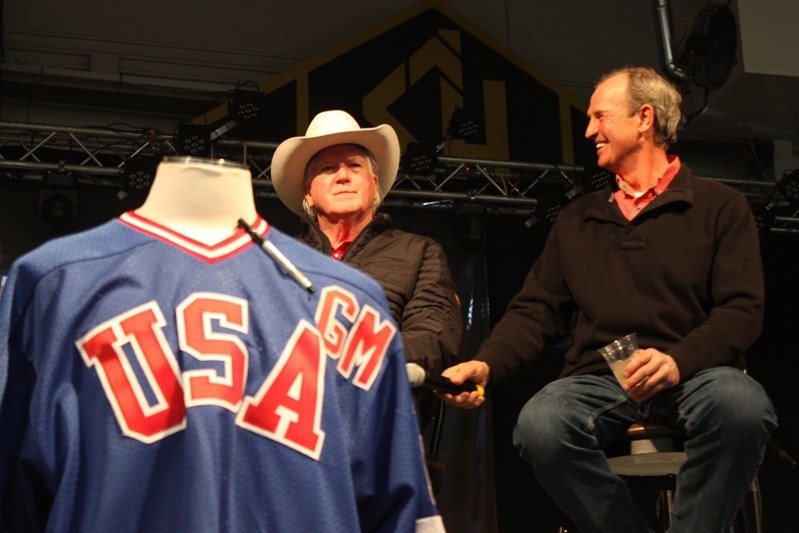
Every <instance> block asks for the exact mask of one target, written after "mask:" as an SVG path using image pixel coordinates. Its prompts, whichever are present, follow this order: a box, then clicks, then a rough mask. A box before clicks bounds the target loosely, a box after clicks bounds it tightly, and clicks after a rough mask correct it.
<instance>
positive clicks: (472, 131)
mask: <svg viewBox="0 0 799 533" xmlns="http://www.w3.org/2000/svg"><path fill="white" fill-rule="evenodd" d="M482 133H483V122H482V120H481V119H480V116H479V115H478V114H477V113H475V112H473V111H469V110H466V109H463V108H462V107H456V108H455V110H454V111H453V112H452V117H451V118H450V119H449V124H448V125H447V135H448V136H449V137H451V138H453V139H461V140H464V141H468V140H472V139H474V138H476V137H478V136H479V135H482Z"/></svg>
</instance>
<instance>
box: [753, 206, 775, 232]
mask: <svg viewBox="0 0 799 533" xmlns="http://www.w3.org/2000/svg"><path fill="white" fill-rule="evenodd" d="M750 207H751V208H752V215H754V217H755V224H756V225H757V229H758V231H760V232H761V233H766V232H768V231H769V230H770V229H771V228H772V227H773V226H774V222H775V221H776V219H777V214H776V213H775V212H774V204H773V203H770V202H769V203H768V204H765V203H763V202H752V203H751V205H750Z"/></svg>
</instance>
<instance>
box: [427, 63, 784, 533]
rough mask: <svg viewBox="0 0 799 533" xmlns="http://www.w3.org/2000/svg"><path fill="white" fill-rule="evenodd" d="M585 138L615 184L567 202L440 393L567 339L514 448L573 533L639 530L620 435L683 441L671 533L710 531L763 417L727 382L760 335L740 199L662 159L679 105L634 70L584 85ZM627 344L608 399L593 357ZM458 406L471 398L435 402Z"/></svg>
mask: <svg viewBox="0 0 799 533" xmlns="http://www.w3.org/2000/svg"><path fill="white" fill-rule="evenodd" d="M588 118H589V123H588V127H587V129H586V132H585V136H586V137H587V138H588V139H590V140H591V141H593V142H594V144H595V146H596V153H597V159H598V164H599V166H600V167H602V168H605V169H606V170H608V171H610V172H612V173H614V174H616V181H615V184H613V185H612V186H609V187H607V188H605V189H604V190H601V191H598V192H596V193H593V194H588V195H585V196H583V197H580V198H578V199H577V200H576V201H574V202H572V203H571V204H570V205H568V206H567V207H566V208H564V209H563V210H562V211H561V213H560V216H559V218H558V220H557V222H556V223H555V225H554V226H553V228H552V231H551V233H550V235H549V237H548V241H547V243H546V246H545V249H544V251H543V252H542V254H541V256H540V257H539V258H538V260H537V261H536V263H535V264H534V265H533V267H532V269H531V270H530V273H529V274H528V276H527V278H526V280H525V282H524V285H523V287H522V289H521V291H520V292H519V293H518V294H517V295H516V296H515V298H514V299H513V300H512V302H511V303H510V305H509V307H508V309H507V311H506V313H505V314H504V316H503V317H502V319H501V320H500V321H499V322H498V323H497V325H496V327H495V328H494V329H493V331H492V333H491V335H490V336H489V338H488V339H486V341H485V342H484V343H483V344H482V345H481V347H480V348H479V349H478V351H477V354H476V356H475V357H474V359H473V360H472V361H468V362H466V363H462V364H460V365H456V366H454V367H451V368H449V369H447V370H445V372H444V374H445V375H447V376H449V377H450V378H451V379H452V381H453V382H455V383H461V382H463V381H465V380H470V381H473V382H476V383H479V384H481V385H484V386H486V385H488V384H489V382H491V383H492V384H496V383H497V382H500V381H501V380H502V379H503V378H505V377H506V376H507V375H508V374H509V373H512V372H514V371H515V370H517V369H518V368H519V367H521V366H522V365H524V364H525V363H527V362H529V361H530V360H532V359H534V358H535V357H536V356H537V355H538V354H539V353H540V352H541V351H542V350H543V349H544V347H545V346H546V345H547V343H549V342H551V341H553V340H556V339H562V338H564V337H565V336H566V334H567V329H568V330H569V333H570V337H571V344H570V345H569V346H568V349H567V350H566V353H565V361H564V366H563V370H562V373H561V375H560V378H559V379H557V380H555V381H554V382H552V383H550V384H548V385H547V386H545V387H544V388H543V389H542V390H541V391H540V392H538V393H537V394H536V395H534V396H533V398H532V399H531V400H530V401H529V402H528V403H527V404H526V405H525V406H524V408H523V409H522V411H521V413H520V415H519V418H518V421H517V425H516V428H515V430H514V436H513V439H514V443H515V445H516V447H517V449H518V451H519V453H520V454H521V456H522V457H523V458H524V459H525V460H527V461H529V462H530V463H531V464H532V465H533V467H534V470H535V474H536V477H537V478H538V479H539V481H540V482H541V484H542V485H543V486H544V488H545V489H546V490H547V492H548V493H549V494H550V495H551V496H552V498H553V499H554V501H555V502H556V503H557V504H558V505H559V506H560V507H561V508H562V509H563V510H565V511H566V512H567V513H568V514H569V516H570V517H571V518H572V519H573V520H574V521H575V523H576V525H577V526H578V527H579V529H580V531H582V532H583V533H588V532H591V531H597V532H599V531H605V532H606V531H624V532H638V531H642V532H645V531H648V527H647V525H646V523H645V522H644V520H643V518H642V517H641V516H640V515H639V514H638V513H637V512H636V510H635V505H634V504H633V501H632V499H631V497H630V494H629V491H628V490H627V488H626V486H625V484H624V482H623V481H622V480H621V479H620V478H619V477H617V476H615V475H614V474H612V473H611V472H610V470H609V467H608V464H607V462H606V459H605V456H604V454H603V451H602V450H603V448H604V447H605V446H606V445H607V444H609V443H610V442H612V441H613V440H614V439H616V438H618V437H619V436H621V435H623V434H624V432H625V431H626V429H627V427H628V426H629V425H630V424H632V423H634V422H644V421H646V422H662V423H666V424H670V425H673V426H676V427H678V428H681V429H684V430H685V432H686V443H685V449H686V453H687V460H686V462H685V465H684V466H683V468H682V469H681V471H680V473H679V474H678V476H677V490H676V493H675V500H674V507H673V513H672V522H671V531H672V532H677V531H686V532H692V533H693V532H699V531H701V532H710V531H726V530H728V529H729V527H730V524H731V523H732V521H733V519H734V517H735V513H736V511H737V509H738V507H739V505H740V503H741V501H742V500H743V497H744V495H745V494H746V491H747V488H748V487H749V485H750V484H751V482H752V479H753V477H754V476H755V474H756V472H757V469H758V467H759V465H760V462H761V460H762V456H763V450H764V448H765V445H766V442H767V441H768V438H769V435H770V433H771V432H772V431H773V430H774V428H775V427H776V423H777V422H776V415H775V413H774V409H773V407H772V405H771V403H770V401H769V399H768V397H767V396H766V394H765V392H764V391H763V389H762V387H761V386H760V385H759V384H758V383H757V382H755V381H754V380H753V379H752V378H751V377H749V376H748V375H746V374H745V373H744V372H742V371H741V369H742V368H743V367H744V360H743V356H744V353H745V351H746V349H747V348H748V347H749V346H750V345H751V344H752V343H753V342H754V341H755V340H756V339H757V337H758V336H759V334H760V329H761V324H762V314H763V292H764V287H763V276H762V270H761V264H760V255H759V244H758V238H757V230H756V226H755V223H754V220H753V217H752V214H751V211H750V209H749V206H748V203H747V202H746V200H745V198H744V197H743V196H742V195H740V194H739V193H737V192H736V191H734V190H732V189H731V188H729V187H727V186H725V185H723V184H721V183H718V182H713V181H709V180H707V179H702V178H699V177H696V176H694V174H693V173H692V172H691V170H690V169H689V168H688V167H686V166H685V165H684V164H682V163H681V162H680V160H679V158H677V157H674V156H671V155H668V154H667V148H668V146H669V145H670V144H671V143H673V142H674V141H675V140H676V130H677V125H678V123H679V120H680V95H679V93H678V92H677V90H676V89H675V88H674V87H673V86H672V85H671V84H670V83H668V82H667V81H666V80H665V79H664V78H663V77H661V76H660V75H659V74H657V73H656V72H655V71H653V70H652V69H648V68H625V69H620V70H616V71H613V72H611V73H609V74H607V75H606V76H604V77H603V78H602V79H600V81H599V82H598V84H597V86H596V88H595V91H594V94H593V95H592V97H591V102H590V106H589V109H588ZM631 332H635V333H636V334H637V337H638V341H639V345H640V346H641V349H640V350H638V351H637V352H636V353H635V354H634V356H633V359H632V360H631V362H630V363H629V364H628V366H627V369H626V371H625V373H624V375H625V378H626V382H625V385H624V386H623V387H622V386H621V385H620V384H619V382H617V381H616V379H615V378H614V376H613V375H612V374H611V373H610V369H609V367H608V365H607V364H606V363H605V361H604V360H603V358H602V356H601V355H600V354H599V352H598V350H599V348H601V347H602V346H604V345H606V344H608V343H610V342H612V341H613V340H614V339H617V338H620V337H622V336H624V335H626V334H628V333H631ZM442 396H443V397H444V398H445V399H446V400H447V401H449V402H450V403H452V404H455V405H458V406H461V407H464V408H473V407H477V406H479V405H481V404H482V403H483V401H484V398H483V397H481V396H479V395H478V394H477V393H474V392H473V393H462V394H460V395H457V396H452V395H442Z"/></svg>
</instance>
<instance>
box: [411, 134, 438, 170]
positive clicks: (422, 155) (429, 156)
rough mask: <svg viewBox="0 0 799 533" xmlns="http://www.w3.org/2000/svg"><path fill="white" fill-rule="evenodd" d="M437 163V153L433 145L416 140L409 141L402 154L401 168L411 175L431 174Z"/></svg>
mask: <svg viewBox="0 0 799 533" xmlns="http://www.w3.org/2000/svg"><path fill="white" fill-rule="evenodd" d="M436 163H438V154H437V153H436V149H435V147H433V146H429V145H426V144H422V143H418V142H410V143H408V146H407V147H406V148H405V153H404V154H403V155H402V169H403V170H404V171H405V173H406V174H411V175H413V176H427V175H429V174H432V172H433V168H435V166H436Z"/></svg>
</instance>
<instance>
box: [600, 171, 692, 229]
mask: <svg viewBox="0 0 799 533" xmlns="http://www.w3.org/2000/svg"><path fill="white" fill-rule="evenodd" d="M668 158H669V166H668V167H666V171H665V172H664V173H663V175H662V176H661V177H660V178H659V179H658V180H657V181H656V182H655V184H654V185H653V186H652V187H650V188H649V189H648V190H647V191H645V192H644V193H642V194H638V195H632V194H628V193H626V192H624V191H623V190H622V189H621V187H619V188H618V189H617V190H616V191H614V193H613V200H614V201H615V202H616V205H618V206H619V209H621V213H622V214H623V215H624V217H625V218H626V219H627V220H632V219H633V218H635V217H636V215H638V213H640V212H641V210H643V208H644V207H646V206H647V205H649V203H650V202H651V201H652V200H654V199H655V198H657V197H658V196H659V195H660V194H661V193H662V192H663V191H665V190H666V189H668V188H669V185H671V180H673V179H674V176H676V175H677V172H678V171H679V170H680V158H679V157H677V156H673V155H670V156H668ZM620 181H621V178H620V177H619V176H618V175H617V176H616V184H617V185H619V182H620Z"/></svg>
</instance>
